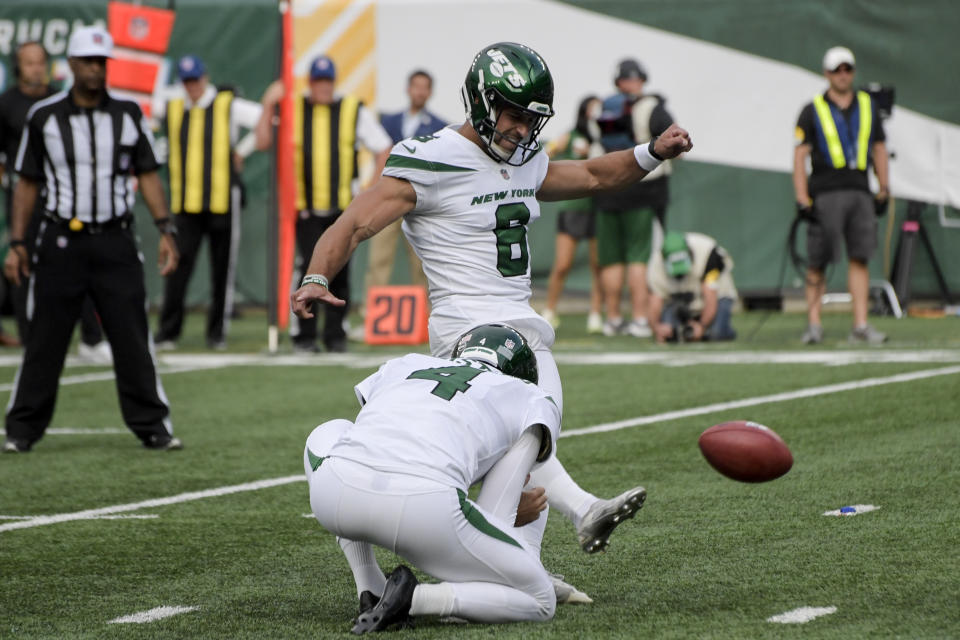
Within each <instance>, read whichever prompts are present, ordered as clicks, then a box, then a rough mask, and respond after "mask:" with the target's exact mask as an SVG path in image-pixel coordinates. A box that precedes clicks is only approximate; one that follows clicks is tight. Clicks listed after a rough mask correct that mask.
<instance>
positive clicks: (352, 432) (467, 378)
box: [329, 354, 560, 489]
mask: <svg viewBox="0 0 960 640" xmlns="http://www.w3.org/2000/svg"><path fill="white" fill-rule="evenodd" d="M355 390H356V393H357V398H358V399H359V400H360V402H361V404H362V405H363V409H361V411H360V413H359V415H357V419H356V420H355V422H354V425H353V426H352V427H351V428H349V429H348V430H347V431H346V433H345V434H344V435H343V436H342V437H341V438H340V440H338V441H337V443H336V444H334V445H333V446H332V447H331V448H330V451H329V455H330V456H331V457H335V458H345V459H348V460H352V461H354V462H358V463H360V464H363V465H365V466H368V467H371V468H373V469H377V470H379V471H383V472H387V473H401V474H407V475H412V476H417V477H421V478H427V479H430V480H433V481H436V482H440V483H442V484H446V485H449V486H452V487H458V488H461V489H467V488H468V487H470V485H472V484H474V483H475V482H477V481H478V480H480V479H481V478H483V476H484V475H486V473H487V471H489V470H490V468H491V467H492V466H493V465H494V463H496V462H497V460H499V459H500V458H501V457H503V455H504V454H505V453H506V452H507V450H508V449H509V448H510V447H511V446H512V445H513V444H514V443H515V442H516V441H517V440H518V439H519V438H520V436H521V435H522V434H523V432H524V431H526V429H527V428H528V427H530V426H532V425H537V424H540V425H544V426H545V427H546V431H545V433H544V438H543V448H542V449H541V452H540V455H539V456H538V458H537V460H538V461H539V462H543V461H544V460H546V459H547V458H548V457H549V456H550V455H551V453H552V451H553V444H554V443H555V442H556V438H557V435H558V434H559V431H560V410H559V409H558V408H557V406H556V404H554V402H553V400H552V399H551V398H550V396H548V395H547V394H545V393H544V392H543V391H542V390H541V389H540V388H539V387H537V386H536V385H534V384H530V383H528V382H525V381H523V380H521V379H519V378H514V377H512V376H507V375H504V374H502V373H500V372H499V371H497V370H496V369H493V368H491V367H489V366H488V365H486V364H484V363H482V362H477V361H472V360H447V359H443V358H434V357H432V356H427V355H423V354H409V355H406V356H403V357H401V358H396V359H393V360H390V361H389V362H387V363H386V364H384V365H383V366H382V367H380V369H379V370H378V371H377V372H376V373H374V374H373V375H371V376H370V377H368V378H367V379H365V380H364V381H363V382H361V383H360V384H358V385H357V386H356V387H355Z"/></svg>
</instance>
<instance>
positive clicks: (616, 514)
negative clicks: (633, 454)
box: [577, 487, 647, 553]
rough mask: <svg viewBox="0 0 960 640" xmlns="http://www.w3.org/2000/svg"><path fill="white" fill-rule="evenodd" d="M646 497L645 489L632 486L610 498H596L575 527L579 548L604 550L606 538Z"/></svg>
mask: <svg viewBox="0 0 960 640" xmlns="http://www.w3.org/2000/svg"><path fill="white" fill-rule="evenodd" d="M646 499H647V490H646V489H644V488H643V487H634V488H633V489H630V490H629V491H625V492H624V493H621V494H620V495H619V496H617V497H616V498H612V499H610V500H597V501H596V502H595V503H594V504H593V506H592V507H590V510H589V511H587V514H586V515H585V516H583V520H581V521H580V526H579V527H577V536H578V537H579V539H580V548H581V549H583V550H584V551H586V552H587V553H596V552H598V551H606V549H607V546H609V542H608V541H607V539H608V538H609V537H610V534H611V533H613V530H614V529H616V528H617V525H619V524H620V523H621V522H623V521H624V520H626V519H628V518H632V517H633V514H635V513H636V512H637V511H639V510H640V507H642V506H643V501H644V500H646Z"/></svg>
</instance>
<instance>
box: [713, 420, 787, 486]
mask: <svg viewBox="0 0 960 640" xmlns="http://www.w3.org/2000/svg"><path fill="white" fill-rule="evenodd" d="M699 444H700V452H701V453H703V457H704V458H706V459H707V462H709V463H710V466H711V467H713V468H714V469H716V470H717V471H719V472H720V473H722V474H723V475H725V476H727V477H728V478H732V479H734V480H739V481H740V482H767V481H768V480H773V479H774V478H779V477H780V476H782V475H783V474H785V473H786V472H787V471H789V470H790V467H792V466H793V454H791V453H790V449H789V448H788V447H787V445H786V443H785V442H784V441H783V440H782V439H781V438H780V436H778V435H777V434H776V433H775V432H774V431H773V429H770V428H769V427H765V426H763V425H762V424H757V423H756V422H748V421H746V420H736V421H734V422H724V423H722V424H717V425H714V426H712V427H710V428H709V429H707V430H706V431H704V432H703V433H702V434H700V441H699Z"/></svg>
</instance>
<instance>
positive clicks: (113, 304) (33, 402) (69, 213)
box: [3, 27, 183, 453]
mask: <svg viewBox="0 0 960 640" xmlns="http://www.w3.org/2000/svg"><path fill="white" fill-rule="evenodd" d="M112 48H113V40H112V39H111V37H110V35H109V34H108V33H107V32H106V31H104V30H103V29H102V28H100V27H83V28H81V29H76V30H75V31H74V32H73V34H72V35H71V36H70V41H69V43H68V46H67V56H68V58H69V64H70V69H71V71H72V72H73V76H74V84H73V88H72V89H71V90H70V91H69V92H61V93H57V94H54V95H53V96H51V97H49V98H47V99H45V100H41V101H40V102H38V103H36V104H35V105H34V106H33V108H32V109H31V110H30V112H29V114H28V115H27V125H26V128H25V129H24V133H23V138H22V139H21V142H20V149H19V150H18V152H17V158H16V165H15V168H16V171H17V173H18V174H20V181H19V182H18V183H17V187H16V191H15V192H14V198H13V220H12V224H11V234H10V235H11V240H10V246H11V251H10V252H9V253H8V254H7V258H6V260H5V261H4V272H5V273H6V275H7V277H9V278H10V279H11V280H13V281H14V282H15V283H16V284H19V283H20V281H21V278H22V277H29V278H30V281H29V287H30V290H31V292H32V295H31V304H30V305H29V309H28V314H27V317H28V321H29V323H30V331H29V333H28V336H27V342H26V347H25V349H24V354H23V363H22V364H21V365H20V370H19V371H18V372H17V376H16V378H15V380H14V384H13V390H12V391H11V397H10V403H9V405H8V407H7V416H6V440H5V441H4V444H3V451H5V452H9V453H23V452H26V451H29V450H30V448H31V447H32V446H33V444H34V443H35V442H36V441H37V440H39V439H40V438H41V437H42V436H43V433H44V431H45V430H46V428H47V425H48V424H49V423H50V419H51V417H52V416H53V410H54V404H55V402H56V397H57V387H58V383H59V378H60V373H61V372H62V370H63V362H64V358H65V357H66V353H67V348H68V346H69V343H70V334H71V333H72V331H73V327H74V325H75V324H76V321H77V317H78V316H79V314H80V308H81V306H82V304H83V300H84V297H86V296H88V295H89V296H90V297H91V298H92V299H93V302H94V305H95V306H96V309H97V312H98V313H99V314H100V318H101V320H102V322H103V329H104V331H105V332H106V334H107V337H108V339H109V340H110V344H111V345H112V346H113V353H114V371H115V373H116V379H117V391H118V393H119V396H120V409H121V412H122V414H123V419H124V421H125V422H126V424H127V426H128V427H129V428H130V430H131V431H133V432H134V434H136V436H137V437H138V438H140V440H141V441H142V442H143V445H144V446H145V447H147V448H149V449H161V450H169V449H180V448H182V447H183V444H182V443H181V442H180V440H179V439H177V438H174V437H173V435H172V431H173V427H172V425H171V422H170V407H169V406H168V404H167V399H166V396H165V394H164V392H163V387H162V386H161V384H160V380H159V378H158V376H157V370H156V364H155V362H154V359H153V354H152V351H151V344H150V334H149V328H148V326H147V313H146V286H145V284H144V274H143V264H142V263H141V260H140V254H139V248H138V246H137V243H136V240H135V238H134V234H133V229H132V228H131V226H132V222H133V216H132V213H131V209H132V207H133V202H134V192H133V184H132V182H133V180H132V176H133V175H137V176H139V185H140V191H141V192H142V193H143V197H144V200H146V203H147V206H148V207H149V209H150V213H151V215H152V216H153V218H154V220H155V221H156V223H157V226H158V227H159V228H160V231H161V235H160V246H159V251H158V256H159V265H160V272H161V273H162V274H164V275H166V274H168V273H170V272H172V271H173V270H174V269H175V268H176V265H177V249H176V244H175V242H174V239H173V235H172V233H171V232H172V229H173V226H172V224H171V222H170V219H169V218H168V217H167V209H166V204H165V202H164V197H163V186H162V185H161V183H160V179H159V177H158V176H157V172H156V170H157V167H158V162H157V157H156V154H155V152H154V149H153V139H152V137H151V135H150V132H149V130H148V129H147V126H146V124H145V121H144V119H143V116H142V114H141V112H140V108H139V107H138V106H137V105H136V104H135V103H133V102H130V101H127V100H119V99H116V98H114V97H112V96H111V95H110V94H109V93H108V92H107V91H106V60H107V58H109V57H110V55H111V50H112ZM41 181H45V182H46V196H45V198H44V202H43V215H44V219H43V220H42V222H41V224H40V229H39V233H38V235H37V241H36V247H35V251H34V252H33V259H32V261H30V260H28V258H27V251H26V247H25V246H24V233H25V232H26V229H27V226H28V224H29V219H30V216H31V214H32V213H33V210H34V204H35V202H36V199H37V197H38V194H39V192H40V183H41ZM31 262H32V265H31Z"/></svg>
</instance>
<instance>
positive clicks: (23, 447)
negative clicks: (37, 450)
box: [3, 438, 33, 453]
mask: <svg viewBox="0 0 960 640" xmlns="http://www.w3.org/2000/svg"><path fill="white" fill-rule="evenodd" d="M32 446H33V445H32V444H31V443H29V442H27V441H26V440H18V439H16V438H5V439H4V441H3V452H4V453H27V452H28V451H30V449H31V447H32Z"/></svg>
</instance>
